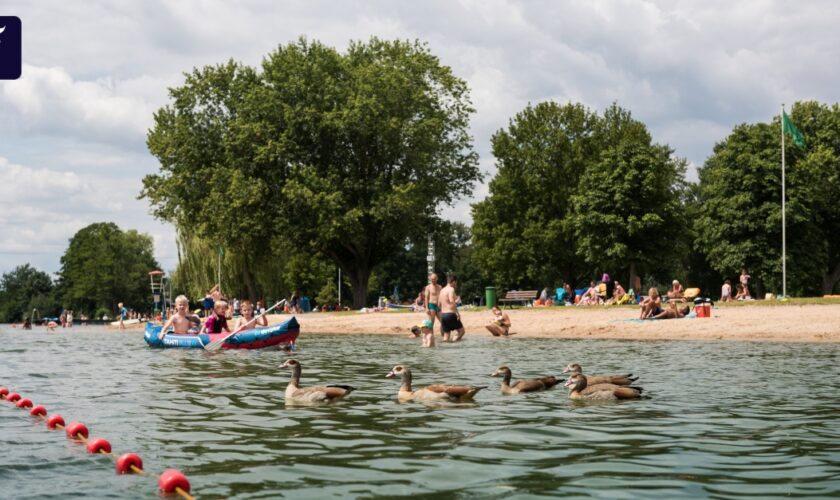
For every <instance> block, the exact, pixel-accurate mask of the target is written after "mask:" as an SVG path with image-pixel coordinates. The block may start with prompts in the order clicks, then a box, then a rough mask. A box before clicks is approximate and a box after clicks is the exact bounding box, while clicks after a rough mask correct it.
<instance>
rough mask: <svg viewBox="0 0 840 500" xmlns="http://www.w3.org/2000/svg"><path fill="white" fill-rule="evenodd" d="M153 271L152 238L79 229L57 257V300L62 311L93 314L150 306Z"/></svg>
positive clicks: (106, 227)
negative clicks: (118, 307)
mask: <svg viewBox="0 0 840 500" xmlns="http://www.w3.org/2000/svg"><path fill="white" fill-rule="evenodd" d="M155 269H158V263H157V262H156V261H155V258H154V254H153V244H152V238H151V237H150V236H148V235H145V234H140V233H138V232H137V231H134V230H129V231H125V232H123V231H122V230H120V228H119V227H117V225H116V224H114V223H112V222H107V223H106V222H99V223H95V224H91V225H89V226H87V227H84V228H82V229H80V230H79V231H78V232H76V234H75V235H74V236H73V237H72V238H71V239H70V245H69V246H68V247H67V250H66V251H65V252H64V255H63V256H62V257H61V271H60V272H59V284H58V289H59V294H60V297H61V299H62V300H63V303H64V307H68V308H75V309H78V310H79V311H86V312H87V313H88V314H91V313H93V312H94V311H95V310H96V309H98V308H106V309H108V310H110V311H114V310H116V305H117V303H118V302H124V303H125V304H126V305H127V306H128V307H130V308H138V309H140V308H144V307H145V306H147V305H148V304H149V303H150V293H151V292H150V291H149V288H148V287H149V277H148V273H149V271H153V270H155Z"/></svg>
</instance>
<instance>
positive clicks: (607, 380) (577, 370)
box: [563, 363, 639, 385]
mask: <svg viewBox="0 0 840 500" xmlns="http://www.w3.org/2000/svg"><path fill="white" fill-rule="evenodd" d="M569 372H572V375H575V374H581V375H583V373H582V372H583V370H582V369H581V367H580V365H579V364H577V363H572V364H570V365H569V366H567V367H566V368H565V369H563V373H569ZM583 376H584V377H586V384H587V385H595V384H613V385H632V384H633V382H635V381H637V380H639V377H634V376H633V374H632V373H628V374H627V375H583Z"/></svg>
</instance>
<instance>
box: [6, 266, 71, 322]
mask: <svg viewBox="0 0 840 500" xmlns="http://www.w3.org/2000/svg"><path fill="white" fill-rule="evenodd" d="M33 308H34V309H38V313H39V314H40V315H42V316H44V315H53V314H55V315H57V314H58V305H57V304H56V302H55V299H54V298H53V282H52V279H50V275H49V274H47V273H45V272H43V271H39V270H37V269H35V268H34V267H32V266H30V265H29V264H24V265H22V266H17V267H16V268H15V269H14V270H13V271H10V272H8V273H5V274H3V276H2V278H0V323H7V322H12V321H21V320H23V318H24V317H27V316H29V314H30V313H31V312H32V309H33Z"/></svg>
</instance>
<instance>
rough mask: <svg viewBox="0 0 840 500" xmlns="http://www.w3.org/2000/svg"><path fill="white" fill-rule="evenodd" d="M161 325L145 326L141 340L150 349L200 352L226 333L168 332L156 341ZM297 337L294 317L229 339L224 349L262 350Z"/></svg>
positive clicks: (298, 326)
mask: <svg viewBox="0 0 840 500" xmlns="http://www.w3.org/2000/svg"><path fill="white" fill-rule="evenodd" d="M161 328H162V325H156V324H154V323H146V331H145V333H144V335H143V338H144V339H145V340H146V343H147V344H149V345H150V346H152V347H176V348H183V349H201V348H203V347H204V346H206V345H207V344H209V343H210V342H213V341H214V340H216V339H220V338H222V337H224V336H225V335H228V334H227V333H204V334H201V335H192V334H184V335H180V334H175V333H168V334H166V335H165V336H164V337H163V340H160V339H158V334H159V333H160V329H161ZM298 335H300V325H299V324H298V322H297V320H296V319H295V317H294V316H292V317H291V318H290V319H289V320H288V321H285V322H283V323H279V324H277V325H272V326H266V327H262V328H254V329H252V330H246V331H244V332H241V333H237V334H236V335H233V336H231V337H230V338H228V339H227V340H226V341H225V343H224V344H222V348H223V349H262V348H263V347H271V346H276V345H284V344H285V345H291V344H294V342H295V340H297V338H298Z"/></svg>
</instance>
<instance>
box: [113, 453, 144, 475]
mask: <svg viewBox="0 0 840 500" xmlns="http://www.w3.org/2000/svg"><path fill="white" fill-rule="evenodd" d="M132 467H134V468H137V469H140V470H141V471H142V470H143V460H141V459H140V457H139V456H138V455H136V454H134V453H125V454H123V455H122V456H120V458H118V459H117V474H131V473H133V472H134V469H133V468H132Z"/></svg>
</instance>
